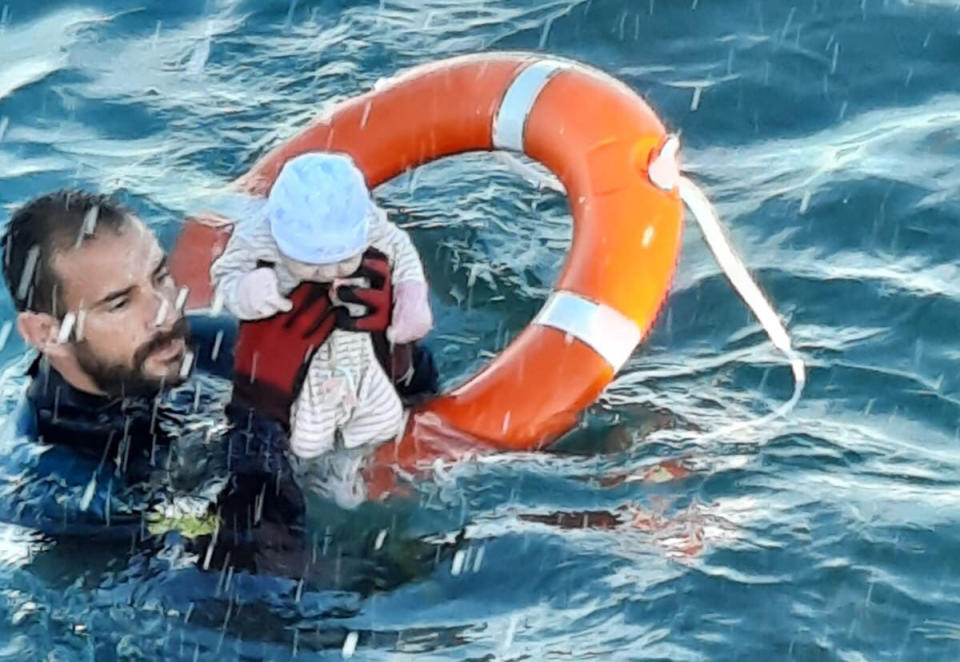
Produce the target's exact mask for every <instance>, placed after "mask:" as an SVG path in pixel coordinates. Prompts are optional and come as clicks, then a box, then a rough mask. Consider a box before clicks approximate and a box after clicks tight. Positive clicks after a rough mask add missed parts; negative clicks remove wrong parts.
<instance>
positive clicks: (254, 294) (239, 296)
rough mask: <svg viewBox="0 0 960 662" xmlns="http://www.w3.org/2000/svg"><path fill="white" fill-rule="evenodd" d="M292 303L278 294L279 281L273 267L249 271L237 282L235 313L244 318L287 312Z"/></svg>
mask: <svg viewBox="0 0 960 662" xmlns="http://www.w3.org/2000/svg"><path fill="white" fill-rule="evenodd" d="M292 307H293V303H292V302H291V301H290V300H289V299H287V298H286V297H284V296H283V295H282V294H280V283H279V282H278V281H277V274H276V273H274V271H273V269H270V268H268V267H264V268H261V269H256V270H255V271H251V272H250V273H248V274H247V275H245V276H244V277H243V278H241V279H240V281H239V282H238V283H237V292H236V314H237V317H239V318H240V319H244V320H255V319H263V318H266V317H272V316H273V315H276V314H277V313H285V312H288V311H289V310H290V309H291V308H292Z"/></svg>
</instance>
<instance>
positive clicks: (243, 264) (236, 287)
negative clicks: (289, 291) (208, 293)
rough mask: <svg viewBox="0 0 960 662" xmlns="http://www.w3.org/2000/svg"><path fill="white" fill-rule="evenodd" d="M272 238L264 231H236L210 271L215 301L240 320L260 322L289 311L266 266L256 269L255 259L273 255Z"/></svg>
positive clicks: (256, 260) (272, 272)
mask: <svg viewBox="0 0 960 662" xmlns="http://www.w3.org/2000/svg"><path fill="white" fill-rule="evenodd" d="M272 245H273V239H272V238H271V237H270V234H269V232H268V231H266V229H265V228H254V229H253V230H251V231H249V232H243V231H240V229H239V228H235V229H234V232H233V234H232V235H231V236H230V240H229V241H228V242H227V246H226V248H225V249H224V251H223V255H221V256H220V257H219V258H218V259H217V261H216V262H214V263H213V266H212V267H211V268H210V279H211V281H212V282H213V287H214V289H215V292H216V294H215V300H219V301H222V302H223V306H224V307H225V308H226V309H227V310H228V311H230V313H232V314H233V315H235V316H236V317H238V318H239V319H242V320H252V319H262V318H265V317H270V316H271V315H274V314H275V313H277V312H281V311H283V312H285V311H287V310H290V305H291V304H290V302H289V301H288V300H287V299H286V298H284V297H283V296H282V295H281V294H280V289H279V283H278V282H277V275H276V273H275V272H274V271H273V269H271V268H268V267H262V268H257V262H258V260H261V259H263V258H265V257H267V258H270V257H272V256H273V252H274V251H273V250H272V248H271V247H272Z"/></svg>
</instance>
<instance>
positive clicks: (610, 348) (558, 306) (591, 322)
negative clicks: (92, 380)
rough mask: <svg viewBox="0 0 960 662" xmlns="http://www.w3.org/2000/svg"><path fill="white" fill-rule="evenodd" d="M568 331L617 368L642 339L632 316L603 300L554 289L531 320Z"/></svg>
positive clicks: (615, 369)
mask: <svg viewBox="0 0 960 662" xmlns="http://www.w3.org/2000/svg"><path fill="white" fill-rule="evenodd" d="M533 321H534V324H539V325H541V326H550V327H553V328H554V329H559V330H560V331H563V332H565V333H568V334H570V335H571V336H573V337H574V338H576V339H577V340H580V341H581V342H583V343H585V344H587V345H589V346H590V347H591V348H593V350H594V351H596V352H597V353H598V354H599V355H600V356H602V357H603V358H604V359H605V360H606V361H607V363H609V364H610V365H611V366H613V369H614V371H617V370H620V368H622V367H623V364H624V363H626V362H627V359H629V358H630V355H631V354H633V350H634V349H636V347H637V345H639V344H640V341H641V340H642V339H643V333H642V332H641V331H640V327H638V326H637V325H636V324H635V323H634V321H633V320H631V319H630V318H628V317H625V316H624V315H623V314H621V313H619V312H618V311H616V310H614V309H613V308H611V307H610V306H607V305H604V304H602V303H595V302H593V301H590V300H589V299H584V298H583V297H582V296H580V295H579V294H574V293H573V292H554V293H553V294H551V295H550V299H548V300H547V304H546V305H545V306H544V307H543V310H541V311H540V314H539V315H537V317H536V319H535V320H533Z"/></svg>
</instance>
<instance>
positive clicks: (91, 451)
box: [0, 191, 432, 578]
mask: <svg viewBox="0 0 960 662" xmlns="http://www.w3.org/2000/svg"><path fill="white" fill-rule="evenodd" d="M3 275H4V279H5V280H6V283H7V286H8V288H9V290H10V294H11V296H12V298H13V302H14V305H15V306H16V309H17V315H16V328H17V330H18V331H19V333H20V334H21V336H22V337H23V338H24V340H25V341H26V342H27V344H28V345H29V346H30V347H31V348H32V349H33V350H35V351H36V353H37V356H36V358H32V360H31V362H30V365H29V368H28V369H27V372H28V375H29V376H30V382H29V385H28V387H27V390H26V394H25V398H24V400H23V402H22V404H21V406H20V407H19V408H18V409H17V410H16V411H15V412H14V414H13V416H12V418H11V420H10V422H9V424H8V426H7V434H6V435H5V438H4V439H3V443H4V444H5V445H6V448H5V449H4V452H3V453H2V455H0V457H2V458H3V460H2V464H0V489H3V490H4V496H5V499H3V500H2V503H0V518H2V519H4V520H6V521H11V522H15V523H18V524H22V525H25V526H28V527H30V528H33V529H36V530H39V531H41V532H44V533H47V534H52V535H55V536H58V537H62V536H75V535H77V536H84V537H96V538H102V539H113V540H118V541H125V542H126V544H130V542H131V541H133V542H134V543H137V544H136V545H134V546H135V547H137V548H140V549H143V548H149V547H151V546H152V547H154V548H158V547H164V546H166V545H169V543H170V541H169V540H168V535H169V534H173V535H174V536H175V538H176V541H177V542H178V543H182V545H183V547H184V548H186V549H187V550H188V551H189V552H191V553H193V554H194V556H196V557H197V563H198V564H199V565H201V566H202V567H203V568H204V569H216V570H221V569H223V570H224V571H225V570H226V569H227V568H228V567H229V568H231V569H235V570H237V571H248V572H264V573H270V574H274V575H281V576H286V577H292V578H296V577H304V576H307V577H316V576H317V575H318V574H323V567H324V564H323V560H322V559H320V560H319V561H318V554H317V551H316V549H315V546H313V545H308V544H307V540H306V534H305V527H304V512H305V507H304V501H303V497H302V495H301V493H300V491H299V490H298V489H297V487H296V485H295V483H294V480H293V477H292V475H291V471H290V467H289V465H288V463H287V460H286V458H285V456H284V452H283V449H284V445H285V443H286V430H285V427H284V425H283V423H282V422H280V421H277V420H275V419H272V418H268V417H263V416H259V415H257V414H256V413H255V412H254V411H253V410H252V409H251V408H250V407H246V406H237V405H236V404H235V403H231V404H228V405H226V406H224V401H225V400H227V398H226V397H222V396H223V395H224V391H225V390H226V389H225V388H224V386H223V384H222V382H218V381H217V380H213V379H210V378H209V376H204V375H195V376H193V377H189V378H188V374H189V372H190V367H191V365H190V364H191V361H192V356H193V352H192V351H191V340H190V336H189V329H188V324H187V321H186V318H185V317H184V314H183V311H182V309H181V308H182V297H181V296H180V293H179V291H178V288H177V286H176V284H175V283H174V281H173V278H172V277H171V275H170V272H169V270H168V268H167V259H166V256H165V255H164V252H163V250H162V249H161V248H160V246H159V244H158V243H157V240H156V238H155V236H154V234H153V232H152V231H151V230H150V229H149V228H148V227H147V226H146V225H145V224H144V223H143V221H142V220H140V219H139V218H137V216H136V215H134V214H133V213H131V212H130V211H128V210H126V209H124V208H123V207H121V206H119V205H118V204H117V203H115V202H113V201H112V200H110V199H108V198H105V197H100V196H93V195H89V194H86V193H83V192H79V191H63V192H58V193H53V194H50V195H45V196H42V197H39V198H36V199H35V200H33V201H31V202H29V203H28V204H26V205H25V206H23V207H22V208H20V209H19V210H18V211H17V212H16V213H15V214H14V215H13V217H12V219H11V221H10V223H9V225H8V226H7V229H6V233H5V235H4V238H3ZM301 299H303V297H301ZM312 301H313V303H310V304H309V305H308V306H306V307H305V309H304V310H300V311H298V312H297V314H301V315H311V314H321V313H322V312H323V311H320V310H319V309H318V308H317V304H316V301H317V298H316V297H314V298H313V299H312ZM324 305H326V304H324ZM279 322H280V323H278V324H277V325H276V327H275V328H273V329H272V330H271V331H272V333H273V336H272V338H273V340H275V341H278V345H277V347H278V349H277V351H279V352H282V351H284V348H285V347H297V346H299V345H298V343H300V344H302V342H303V338H299V337H298V338H293V337H292V336H291V338H290V339H289V342H284V341H285V340H286V339H285V338H284V337H283V334H284V333H287V332H288V326H289V325H285V324H283V323H282V322H283V320H282V319H281V320H279ZM291 333H292V332H291ZM277 334H279V335H277ZM219 344H220V339H219V338H218V340H217V341H216V345H217V347H219ZM217 352H218V350H217V349H214V350H213V352H212V353H213V354H217ZM224 353H226V352H224ZM202 354H203V355H209V354H210V352H203V353H202ZM201 358H203V357H201ZM290 363H291V364H292V365H295V364H296V362H295V361H290ZM431 367H432V366H431ZM254 404H255V403H254ZM198 411H200V412H201V413H202V415H198ZM337 567H340V566H339V562H338V566H337Z"/></svg>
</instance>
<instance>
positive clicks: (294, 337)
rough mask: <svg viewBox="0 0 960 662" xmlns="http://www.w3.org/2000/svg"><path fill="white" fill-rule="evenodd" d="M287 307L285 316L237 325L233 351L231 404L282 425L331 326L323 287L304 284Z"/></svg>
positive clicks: (327, 302) (332, 314)
mask: <svg viewBox="0 0 960 662" xmlns="http://www.w3.org/2000/svg"><path fill="white" fill-rule="evenodd" d="M290 303H291V305H292V309H291V310H289V311H287V312H281V313H280V314H278V315H274V316H273V317H270V318H269V319H263V320H257V321H250V322H243V323H241V324H240V330H239V333H238V335H237V342H236V349H235V351H234V356H235V359H234V378H233V398H234V401H237V402H240V403H242V404H245V405H247V406H251V407H253V408H254V409H256V410H257V411H259V412H261V413H263V414H266V415H268V416H272V417H274V418H276V419H278V420H280V421H282V422H283V423H284V424H285V425H289V419H290V407H291V405H293V402H294V400H295V399H296V397H297V395H298V394H299V392H300V387H301V386H302V385H303V380H304V377H305V376H306V372H307V368H308V367H309V365H310V361H311V359H312V358H313V355H314V353H315V352H316V351H317V349H318V348H319V347H320V345H322V344H323V343H324V342H326V340H327V338H328V337H329V336H330V333H331V332H332V331H333V328H334V325H335V323H336V316H335V315H334V313H333V306H332V305H331V303H330V299H329V296H328V288H327V286H326V285H322V284H319V283H303V284H302V285H300V286H299V287H297V288H296V289H295V290H294V291H293V292H291V294H290Z"/></svg>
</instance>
